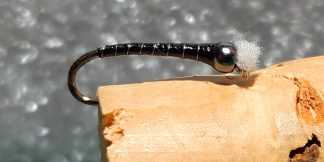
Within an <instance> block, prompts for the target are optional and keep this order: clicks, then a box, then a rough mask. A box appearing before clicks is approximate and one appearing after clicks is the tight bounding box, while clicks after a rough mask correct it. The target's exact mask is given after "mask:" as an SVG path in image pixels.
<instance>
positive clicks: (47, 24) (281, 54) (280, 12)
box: [0, 0, 324, 162]
mask: <svg viewBox="0 0 324 162" xmlns="http://www.w3.org/2000/svg"><path fill="white" fill-rule="evenodd" d="M323 27H324V1H323V0H312V1H305V0H294V1H282V0H268V1H264V0H263V1H262V0H254V1H241V0H220V1H212V0H199V1H198V0H106V1H104V0H0V161H1V162H31V161H37V162H38V161H39V162H90V161H99V159H100V151H99V140H98V133H97V108H96V107H92V106H87V105H84V104H82V103H80V102H78V101H77V100H75V99H74V98H73V97H72V96H71V95H70V93H69V91H68V88H67V85H66V77H67V72H68V69H69V68H70V65H71V64H72V62H73V61H75V59H77V58H78V57H79V56H81V55H82V54H83V53H84V52H86V51H90V50H93V49H96V48H97V47H99V46H102V45H106V44H115V43H127V42H191V43H203V42H215V41H220V40H231V38H232V37H233V33H234V32H235V31H238V32H241V33H247V39H248V40H250V41H256V42H258V43H259V44H260V45H261V46H262V47H263V56H262V57H261V60H260V65H259V66H260V68H263V67H266V66H269V65H272V64H275V63H279V62H282V61H287V60H294V59H299V58H304V57H309V56H316V55H321V54H323V53H324V46H323V43H324V29H323ZM305 68H306V67H305ZM211 74H218V73H217V72H215V71H214V70H213V69H212V68H211V67H209V66H208V65H205V64H203V63H200V62H195V61H189V60H179V59H176V58H165V57H163V58H162V57H145V56H144V57H143V56H142V57H139V56H131V57H116V58H111V59H104V60H100V59H98V60H95V61H93V62H91V63H90V64H88V65H87V66H86V67H85V68H83V69H81V71H80V73H79V75H78V85H79V86H80V89H81V90H82V91H84V92H85V93H86V94H89V95H94V94H95V93H96V92H95V91H96V87H98V86H99V85H109V84H125V83H134V82H142V81H148V80H156V79H166V78H172V77H180V76H189V75H211Z"/></svg>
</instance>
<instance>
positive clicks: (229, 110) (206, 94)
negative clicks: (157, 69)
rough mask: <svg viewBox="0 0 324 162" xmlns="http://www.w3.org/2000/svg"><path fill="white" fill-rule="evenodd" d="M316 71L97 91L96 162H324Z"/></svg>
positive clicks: (323, 98)
mask: <svg viewBox="0 0 324 162" xmlns="http://www.w3.org/2000/svg"><path fill="white" fill-rule="evenodd" d="M323 67H324V56H319V57H313V58H305V59H300V60H295V61H290V62H285V63H281V64H278V65H274V66H271V67H268V68H266V69H262V70H259V71H257V72H254V73H253V74H252V75H251V76H250V77H249V78H248V79H244V78H241V77H240V76H236V75H234V74H232V75H220V76H194V77H185V78H176V79H170V80H164V81H151V82H144V83H138V84H127V85H111V86H103V87H99V88H98V97H99V102H100V106H99V133H100V136H101V146H102V161H107V160H108V159H109V161H110V162H128V161H150V162H151V161H153V162H154V161H156V162H162V161H163V162H164V161H168V162H177V161H186V162H192V161H204V162H208V161H210V162H214V161H229V162H232V161H236V162H240V161H242V162H243V161H246V162H250V161H267V162H272V161H273V162H278V161H285V162H286V161H288V162H301V161H311V162H315V161H318V162H320V161H324V149H323V146H321V145H323V143H324V70H323Z"/></svg>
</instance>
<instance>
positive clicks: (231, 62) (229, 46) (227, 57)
mask: <svg viewBox="0 0 324 162" xmlns="http://www.w3.org/2000/svg"><path fill="white" fill-rule="evenodd" d="M236 51H237V50H236V48H235V46H234V44H233V43H231V42H220V43H219V44H217V47H216V50H215V57H214V68H215V69H216V70H218V71H220V72H224V73H229V72H232V71H233V70H234V68H235V59H236V56H237V54H236Z"/></svg>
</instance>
